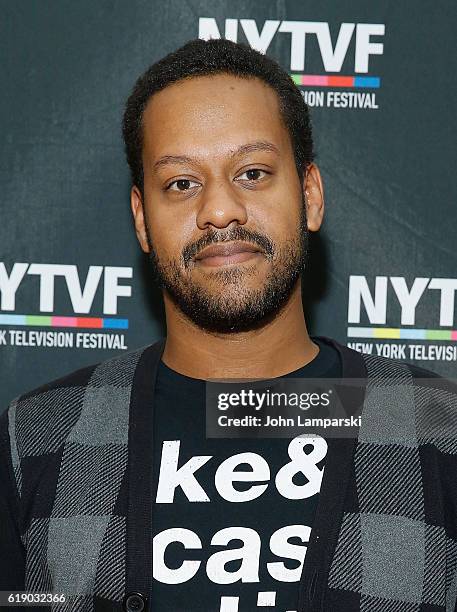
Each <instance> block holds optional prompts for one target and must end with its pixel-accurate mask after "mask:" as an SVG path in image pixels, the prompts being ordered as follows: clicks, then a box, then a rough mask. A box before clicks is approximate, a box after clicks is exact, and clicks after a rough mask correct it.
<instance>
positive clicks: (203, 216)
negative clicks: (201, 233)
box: [196, 180, 248, 230]
mask: <svg viewBox="0 0 457 612" xmlns="http://www.w3.org/2000/svg"><path fill="white" fill-rule="evenodd" d="M247 219H248V215H247V210H246V206H245V204H244V203H243V201H242V197H241V194H239V193H237V192H236V189H235V188H234V187H233V186H232V185H230V184H229V183H228V182H227V181H225V180H218V181H212V182H210V183H207V184H206V186H205V189H204V192H203V193H202V196H201V202H200V207H199V209H198V212H197V219H196V222H197V225H198V227H199V229H202V230H204V229H207V228H208V227H209V226H213V227H215V228H219V229H221V228H224V227H227V226H228V225H230V224H231V223H232V222H233V221H236V222H237V223H238V224H240V225H244V224H245V223H246V221H247Z"/></svg>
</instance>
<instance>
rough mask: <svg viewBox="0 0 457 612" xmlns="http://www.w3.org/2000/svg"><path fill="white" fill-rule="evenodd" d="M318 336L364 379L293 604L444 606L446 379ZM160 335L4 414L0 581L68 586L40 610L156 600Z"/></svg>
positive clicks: (455, 427) (456, 437)
mask: <svg viewBox="0 0 457 612" xmlns="http://www.w3.org/2000/svg"><path fill="white" fill-rule="evenodd" d="M321 339H322V340H323V341H326V342H328V343H330V344H331V345H332V346H334V347H335V348H336V349H337V350H338V352H339V354H340V357H341V360H342V366H343V371H342V373H343V377H346V378H363V379H364V380H365V381H366V388H364V389H363V397H362V400H363V411H362V426H361V429H360V432H359V436H358V439H330V440H329V441H328V442H329V447H328V453H327V459H326V466H325V470H324V476H323V480H322V486H321V492H320V497H319V506H318V510H317V514H316V519H315V524H314V525H313V528H312V531H311V538H310V542H309V545H308V548H307V553H306V559H305V562H304V565H303V571H302V576H301V580H300V584H299V602H298V608H297V609H298V610H299V612H305V611H306V612H308V611H309V612H318V611H319V612H327V611H328V612H332V611H334V612H337V611H338V612H344V611H348V612H352V611H356V610H360V611H366V612H381V611H382V612H397V611H398V612H439V611H444V610H445V611H446V612H454V610H457V608H456V598H457V392H456V391H455V390H454V387H453V386H452V385H451V384H443V383H444V381H445V379H443V378H441V377H438V376H437V375H435V374H433V373H431V372H427V371H426V370H423V369H422V368H417V367H415V366H411V365H409V364H404V363H401V362H398V361H394V360H391V359H387V358H383V357H376V356H370V355H363V354H360V353H357V352H356V351H353V350H352V349H349V348H347V347H345V346H343V345H341V344H339V343H338V342H336V341H334V340H332V339H330V338H325V337H321ZM164 344H165V341H164V340H160V341H159V342H156V343H155V344H153V345H149V346H147V347H144V348H142V349H139V350H137V351H132V352H129V353H127V354H123V355H121V356H119V357H115V358H113V359H110V360H107V361H105V362H102V363H100V364H97V365H95V366H90V367H86V368H82V369H80V370H78V371H76V372H73V373H72V374H69V375H67V376H65V377H63V378H60V379H58V380H56V381H53V382H51V383H49V384H47V385H44V386H42V387H40V388H38V389H35V390H33V391H31V392H29V393H26V394H24V395H22V396H20V397H19V398H17V399H15V400H14V401H12V402H11V404H10V406H9V408H8V410H6V411H5V412H4V413H3V414H2V415H1V416H0V478H1V480H0V483H1V487H2V492H1V495H2V500H3V503H4V505H5V507H6V512H7V513H8V517H9V518H8V522H7V525H6V526H4V528H3V531H0V548H1V547H3V550H0V555H1V556H2V558H3V559H6V558H8V559H11V560H13V559H14V561H15V562H20V563H23V578H21V580H20V581H18V582H15V583H14V584H12V583H11V582H10V583H8V569H7V565H6V564H5V566H4V567H5V569H4V572H3V575H1V576H0V590H9V589H13V588H14V589H20V588H22V590H27V591H29V592H32V593H38V592H41V593H43V592H54V593H63V594H65V596H66V601H65V603H55V604H52V606H51V607H50V608H49V607H43V608H39V609H43V610H49V609H52V610H53V611H54V610H55V611H58V612H61V611H75V612H76V611H78V612H93V611H97V612H104V611H108V610H109V611H119V612H120V611H122V610H126V611H127V612H134V611H135V612H140V611H141V610H142V609H144V610H148V611H149V612H153V610H154V600H153V593H152V590H151V589H152V528H151V518H152V509H153V499H152V482H151V473H152V444H153V428H152V425H153V420H152V414H153V413H152V409H153V400H154V381H155V373H156V367H157V364H158V362H159V360H160V357H161V354H162V352H163V348H164ZM13 543H14V546H13ZM9 547H11V552H10V551H9ZM13 549H14V550H13ZM18 551H19V552H18ZM19 557H20V559H19V560H18V558H19ZM27 609H29V608H27ZM33 609H35V610H37V609H38V608H33ZM160 612H162V611H160ZM167 612H168V611H167ZM170 612H178V611H170Z"/></svg>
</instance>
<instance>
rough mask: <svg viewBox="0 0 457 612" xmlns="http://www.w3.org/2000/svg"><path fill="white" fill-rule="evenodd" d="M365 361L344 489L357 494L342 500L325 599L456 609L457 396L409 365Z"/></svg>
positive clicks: (378, 606) (423, 611) (369, 606)
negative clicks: (353, 445) (358, 426)
mask: <svg viewBox="0 0 457 612" xmlns="http://www.w3.org/2000/svg"><path fill="white" fill-rule="evenodd" d="M363 358H364V360H365V364H366V367H367V371H368V383H367V389H366V397H365V403H364V408H363V412H362V426H361V429H360V433H359V439H358V442H357V444H356V448H355V455H354V465H353V471H352V475H351V478H352V480H353V482H352V483H351V485H350V486H349V488H348V490H349V491H356V494H357V499H356V500H354V499H353V496H352V494H349V495H348V498H347V500H346V508H347V509H349V508H351V509H352V511H346V512H344V515H343V522H342V525H341V530H340V532H339V536H338V540H337V545H336V550H335V553H334V556H333V560H332V563H331V567H330V574H329V577H328V588H329V590H330V596H329V600H331V601H333V602H336V601H338V600H340V601H341V602H343V601H344V602H346V603H345V605H347V606H348V607H345V605H341V609H351V610H352V609H354V610H361V611H363V612H375V611H378V610H379V611H380V612H381V611H382V612H396V611H397V610H398V611H399V612H400V611H401V612H409V611H410V612H438V611H439V610H446V611H447V612H454V610H455V608H456V596H457V572H456V570H457V564H456V553H457V529H456V524H457V512H456V511H457V435H456V432H457V429H456V427H457V395H456V394H455V391H454V390H453V388H452V385H449V386H448V388H447V389H443V388H442V387H443V382H444V379H442V378H439V377H436V378H433V379H431V378H427V379H425V378H424V379H420V378H416V377H415V376H414V369H413V368H410V367H409V366H408V365H407V364H403V363H400V362H396V361H393V360H389V359H385V358H382V357H373V356H370V355H363ZM440 387H441V388H440ZM354 506H355V507H356V508H357V509H358V511H357V512H354ZM348 602H351V604H348ZM324 609H325V606H324ZM328 609H331V610H334V609H338V608H337V607H333V606H332V607H328Z"/></svg>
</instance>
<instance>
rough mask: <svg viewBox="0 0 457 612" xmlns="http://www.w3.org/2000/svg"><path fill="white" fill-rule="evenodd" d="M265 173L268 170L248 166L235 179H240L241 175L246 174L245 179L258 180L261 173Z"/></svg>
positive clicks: (261, 176)
mask: <svg viewBox="0 0 457 612" xmlns="http://www.w3.org/2000/svg"><path fill="white" fill-rule="evenodd" d="M266 174H268V172H266V171H265V170H260V168H250V169H249V170H246V172H243V174H240V175H239V176H238V177H237V179H242V178H243V176H246V179H245V180H248V181H258V180H259V179H261V178H263V175H266Z"/></svg>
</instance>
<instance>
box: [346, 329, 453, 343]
mask: <svg viewBox="0 0 457 612" xmlns="http://www.w3.org/2000/svg"><path fill="white" fill-rule="evenodd" d="M347 335H348V338H376V339H380V338H382V339H385V340H387V339H391V340H392V339H395V340H447V341H457V330H455V329H402V328H401V327H348V330H347Z"/></svg>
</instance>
